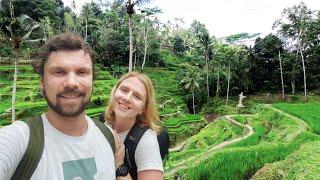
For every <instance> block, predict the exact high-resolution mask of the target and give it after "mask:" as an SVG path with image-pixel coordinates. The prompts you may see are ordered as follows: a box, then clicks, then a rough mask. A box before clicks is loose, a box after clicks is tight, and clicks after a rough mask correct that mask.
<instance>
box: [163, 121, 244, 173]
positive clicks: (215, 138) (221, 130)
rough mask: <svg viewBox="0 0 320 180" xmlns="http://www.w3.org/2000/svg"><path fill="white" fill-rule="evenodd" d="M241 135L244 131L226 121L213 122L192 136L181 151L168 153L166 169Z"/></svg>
mask: <svg viewBox="0 0 320 180" xmlns="http://www.w3.org/2000/svg"><path fill="white" fill-rule="evenodd" d="M243 133H245V131H244V129H242V128H241V127H239V126H237V125H234V124H232V123H230V122H229V121H227V120H220V121H215V122H213V123H211V124H210V125H208V126H207V127H206V128H204V129H202V130H201V131H200V132H199V133H197V134H196V135H194V136H192V137H191V138H190V139H189V141H188V143H187V144H186V145H185V147H184V149H183V150H182V151H180V152H172V153H170V154H169V158H168V160H167V161H166V168H167V169H170V167H171V166H173V165H174V164H176V163H178V162H179V161H180V160H184V159H186V158H189V157H193V156H199V155H201V153H203V152H204V151H206V150H208V149H210V148H211V147H213V146H214V145H217V144H219V143H221V142H223V141H226V140H230V139H234V138H236V137H239V136H240V135H242V134H243Z"/></svg>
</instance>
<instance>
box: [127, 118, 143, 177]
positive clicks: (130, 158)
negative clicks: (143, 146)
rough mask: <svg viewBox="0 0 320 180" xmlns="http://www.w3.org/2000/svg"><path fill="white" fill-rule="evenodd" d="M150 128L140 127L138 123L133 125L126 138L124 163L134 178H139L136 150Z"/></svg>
mask: <svg viewBox="0 0 320 180" xmlns="http://www.w3.org/2000/svg"><path fill="white" fill-rule="evenodd" d="M147 129H149V128H148V127H140V126H139V125H138V124H137V123H136V124H135V125H133V127H132V128H131V129H130V131H129V133H128V135H127V137H126V139H125V140H124V145H125V147H126V149H125V150H126V151H125V157H124V163H125V164H126V165H127V166H128V168H129V173H130V175H131V177H132V179H137V178H138V173H137V165H136V161H135V159H134V155H135V152H136V148H137V145H138V143H139V141H140V139H141V137H142V136H143V134H144V133H145V132H146V131H147Z"/></svg>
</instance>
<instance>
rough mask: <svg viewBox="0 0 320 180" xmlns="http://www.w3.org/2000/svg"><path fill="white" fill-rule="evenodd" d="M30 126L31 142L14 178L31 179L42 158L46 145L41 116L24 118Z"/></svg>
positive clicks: (20, 179) (14, 179)
mask: <svg viewBox="0 0 320 180" xmlns="http://www.w3.org/2000/svg"><path fill="white" fill-rule="evenodd" d="M24 122H26V123H27V124H28V126H29V129H30V135H29V143H28V146H27V149H26V152H25V153H24V155H23V157H22V159H21V161H20V163H19V164H18V167H17V169H16V171H15V172H14V174H13V176H12V178H11V179H12V180H24V179H30V178H31V176H32V174H33V172H34V171H35V170H36V168H37V166H38V163H39V161H40V159H41V156H42V153H43V147H44V133H43V122H42V119H41V116H38V117H33V118H28V119H26V120H24Z"/></svg>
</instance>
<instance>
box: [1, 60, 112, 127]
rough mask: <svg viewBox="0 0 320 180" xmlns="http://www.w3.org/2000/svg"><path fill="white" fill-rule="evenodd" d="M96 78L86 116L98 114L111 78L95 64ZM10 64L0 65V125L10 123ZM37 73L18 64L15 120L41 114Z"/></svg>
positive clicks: (109, 89) (43, 107)
mask: <svg viewBox="0 0 320 180" xmlns="http://www.w3.org/2000/svg"><path fill="white" fill-rule="evenodd" d="M96 70H97V71H96V72H97V73H96V80H95V81H94V91H93V96H92V98H91V103H90V104H89V107H88V108H87V110H86V112H87V114H88V115H90V116H96V115H98V114H99V113H101V112H102V111H103V109H104V106H105V104H106V102H107V100H108V97H109V96H108V95H109V93H110V91H111V88H112V87H113V85H114V84H115V79H114V78H113V77H112V76H111V75H110V74H109V73H108V72H107V71H103V70H101V69H100V67H99V66H97V67H96ZM13 71H14V67H13V66H9V65H1V67H0V80H1V81H0V99H1V104H0V125H5V124H9V123H11V121H10V119H11V115H10V109H11V96H12V79H13V77H12V76H13ZM39 79H40V78H39V75H38V74H36V73H34V71H33V68H32V66H31V65H20V66H19V67H18V76H17V95H16V116H17V119H22V118H25V117H30V116H35V115H39V114H41V113H43V112H44V111H45V109H46V107H47V103H46V102H45V100H44V98H43V97H42V96H41V95H40V93H39Z"/></svg>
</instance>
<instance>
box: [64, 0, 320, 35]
mask: <svg viewBox="0 0 320 180" xmlns="http://www.w3.org/2000/svg"><path fill="white" fill-rule="evenodd" d="M63 1H64V3H65V5H69V6H70V4H71V3H70V2H71V0H63ZM86 1H87V2H90V1H91V0H76V3H77V7H80V6H81V5H82V4H84V3H85V2H86ZM299 2H301V0H196V1H192V0H153V3H152V4H150V5H148V6H149V7H154V6H157V7H159V8H160V9H162V11H163V13H162V14H159V15H158V17H160V19H161V20H162V21H163V22H167V21H168V20H170V21H172V22H173V18H175V17H177V18H183V20H184V21H185V24H186V26H187V25H190V24H191V22H192V20H194V19H196V20H198V21H200V22H201V23H204V24H205V25H206V27H207V29H208V30H209V31H210V34H211V35H214V36H216V37H225V36H228V35H232V34H236V33H240V32H248V33H261V34H264V35H266V34H268V33H270V32H271V31H272V29H271V28H272V24H273V22H274V21H275V20H276V19H277V18H280V17H281V12H282V10H283V9H284V8H286V7H291V6H293V5H295V4H298V3H299ZM304 2H305V4H306V5H307V6H308V7H309V8H310V9H312V10H319V9H320V0H304Z"/></svg>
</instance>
